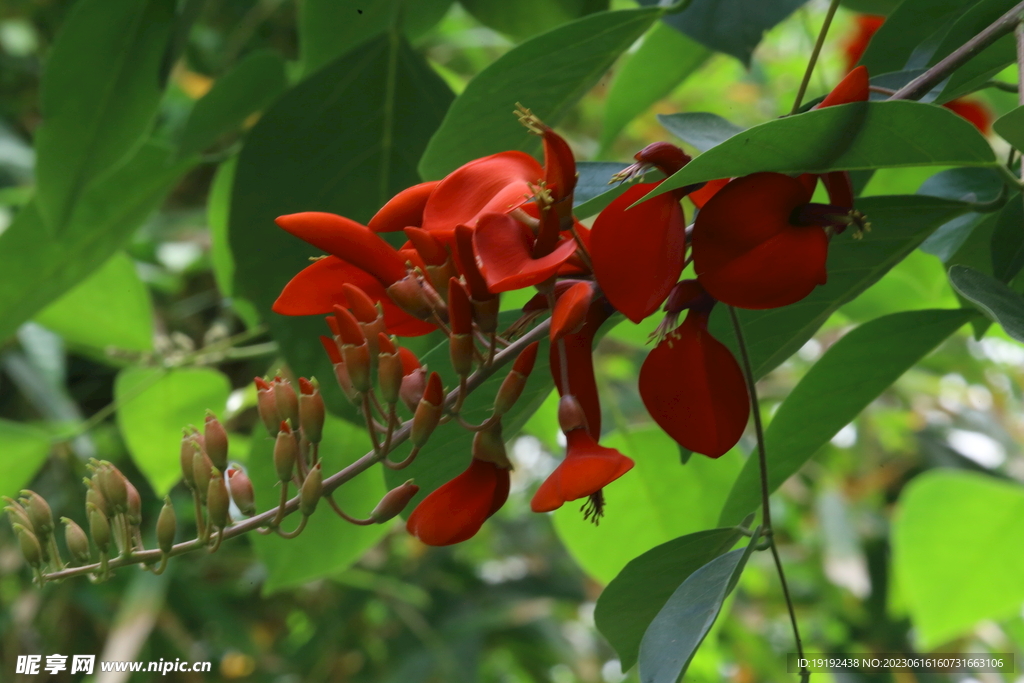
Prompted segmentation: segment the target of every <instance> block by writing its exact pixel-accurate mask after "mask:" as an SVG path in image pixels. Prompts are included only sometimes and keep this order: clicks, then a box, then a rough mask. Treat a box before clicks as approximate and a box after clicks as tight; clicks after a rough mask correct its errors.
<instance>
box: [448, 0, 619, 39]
mask: <svg viewBox="0 0 1024 683" xmlns="http://www.w3.org/2000/svg"><path fill="white" fill-rule="evenodd" d="M459 4H460V5H462V6H463V7H465V8H466V11H468V12H469V13H470V14H472V15H473V16H474V17H476V19H477V20H478V21H479V22H480V23H481V24H484V25H485V26H488V27H490V28H493V29H494V30H495V31H500V32H502V33H505V34H507V35H510V36H513V37H514V38H516V39H518V40H522V39H523V38H528V37H530V36H533V35H536V34H537V33H542V32H544V31H549V30H551V29H553V28H556V27H558V26H561V25H562V24H564V23H566V22H569V21H572V20H573V19H579V18H580V17H582V16H583V15H585V14H592V13H594V12H600V11H602V10H607V9H608V0H515V2H509V1H508V0H460V2H459Z"/></svg>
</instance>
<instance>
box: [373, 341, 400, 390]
mask: <svg viewBox="0 0 1024 683" xmlns="http://www.w3.org/2000/svg"><path fill="white" fill-rule="evenodd" d="M377 343H378V345H379V346H380V354H379V355H378V356H377V384H378V386H379V387H380V398H381V400H382V401H383V402H384V403H385V404H387V405H394V404H395V403H398V399H399V397H400V396H401V393H402V380H403V379H405V377H404V374H403V371H402V356H401V354H399V352H398V349H396V348H395V345H394V344H392V343H391V340H389V339H388V338H387V337H386V336H385V335H383V334H382V335H380V336H379V337H378V341H377ZM389 346H390V348H388V347H389Z"/></svg>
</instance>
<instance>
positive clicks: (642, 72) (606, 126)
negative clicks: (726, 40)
mask: <svg viewBox="0 0 1024 683" xmlns="http://www.w3.org/2000/svg"><path fill="white" fill-rule="evenodd" d="M710 56H711V51H710V50H708V49H707V48H706V47H704V46H703V45H700V44H699V43H696V42H694V41H693V40H691V39H690V38H687V37H686V36H685V35H683V34H682V33H680V32H679V31H676V30H675V29H673V28H671V27H670V26H668V25H666V24H664V23H660V22H659V23H657V24H655V25H654V28H652V29H651V30H650V31H648V32H647V35H646V36H644V40H643V42H642V43H641V44H640V47H639V48H638V49H637V50H636V52H634V53H632V54H630V55H629V56H628V57H627V58H626V59H625V60H624V61H623V63H622V65H621V66H619V68H618V71H617V72H616V74H615V80H613V81H612V85H611V87H610V88H609V89H608V97H607V99H606V101H605V111H604V122H603V123H602V127H601V140H600V143H601V150H602V151H601V152H599V153H598V156H604V155H605V154H606V153H607V151H608V149H609V148H610V147H611V145H612V143H613V142H615V138H616V136H618V134H619V133H620V132H621V131H622V129H623V128H625V127H626V124H628V123H629V122H630V121H632V120H633V119H634V118H635V117H637V116H638V115H640V114H642V113H643V112H645V111H647V109H648V108H649V107H650V106H651V105H653V104H654V103H655V102H657V101H658V100H660V99H661V98H663V97H665V96H667V95H668V94H669V93H671V92H672V90H674V89H675V87H676V86H678V85H679V84H680V83H682V82H683V81H684V80H686V78H687V77H688V76H689V75H690V74H692V73H693V72H694V71H696V70H697V69H698V68H699V67H700V66H701V65H702V64H704V62H705V61H706V60H707V58H708V57H710Z"/></svg>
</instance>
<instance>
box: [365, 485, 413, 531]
mask: <svg viewBox="0 0 1024 683" xmlns="http://www.w3.org/2000/svg"><path fill="white" fill-rule="evenodd" d="M419 492H420V487H419V486H417V485H416V484H414V483H412V479H410V480H409V481H407V482H405V483H404V484H402V485H401V486H398V487H396V488H393V489H391V490H390V491H388V492H387V493H385V494H384V497H383V498H381V499H380V502H379V503H377V507H375V508H373V512H371V513H370V519H372V520H373V521H374V522H375V523H376V524H383V523H384V522H386V521H388V520H390V519H394V518H395V517H397V516H398V515H400V514H402V510H404V509H405V508H406V506H407V505H409V501H410V500H412V499H413V498H414V497H415V496H416V494H417V493H419Z"/></svg>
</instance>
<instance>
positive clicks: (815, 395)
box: [719, 309, 974, 525]
mask: <svg viewBox="0 0 1024 683" xmlns="http://www.w3.org/2000/svg"><path fill="white" fill-rule="evenodd" d="M973 315H974V313H973V312H972V311H969V310H966V309H952V310H925V311H906V312H903V313H893V314H892V315H887V316H883V317H881V318H877V319H875V320H872V321H871V322H868V323H865V324H863V325H861V326H860V327H858V328H857V329H855V330H853V331H852V332H849V333H848V334H846V335H845V336H844V337H843V338H842V339H840V340H839V341H838V342H836V343H835V344H833V345H832V347H831V348H829V350H828V351H826V352H825V355H824V356H822V357H821V358H820V359H819V360H818V362H817V363H815V364H814V365H813V366H812V367H811V369H810V370H809V371H808V372H807V374H806V375H804V377H803V379H801V380H800V382H799V384H797V385H796V387H794V388H793V390H792V391H791V392H790V393H789V396H787V397H786V400H785V401H783V402H782V405H781V406H780V407H779V410H778V412H776V413H775V417H773V418H772V421H771V422H770V423H769V424H768V428H767V429H766V430H765V434H764V446H765V451H766V452H767V454H768V490H769V491H774V490H775V489H777V488H778V487H779V486H780V485H781V484H782V482H784V481H785V480H786V479H788V478H789V476H790V475H791V474H794V473H795V472H796V471H797V470H799V469H800V467H802V466H803V464H804V463H805V462H807V461H808V460H810V458H811V457H812V456H813V455H814V454H815V453H816V452H817V450H818V449H819V448H821V447H822V446H823V445H825V443H827V442H828V440H829V439H831V438H832V437H833V436H835V435H836V433H837V432H838V431H839V430H840V429H842V428H843V427H845V426H846V425H847V424H849V423H850V422H852V421H853V419H854V418H855V417H857V415H859V414H860V412H861V411H862V410H864V408H866V407H867V405H868V404H869V403H871V402H872V401H873V400H875V399H876V398H877V397H878V396H879V395H881V393H882V392H883V391H885V390H886V389H887V388H889V386H890V385H891V384H892V383H893V382H895V381H896V380H897V379H899V377H900V375H902V374H903V373H904V372H906V371H907V370H909V369H910V368H911V367H913V365H914V364H916V363H917V362H918V361H920V360H921V359H922V358H924V357H925V356H926V355H928V353H929V352H931V351H932V350H933V349H934V348H935V347H936V346H938V345H939V344H941V343H942V342H943V341H945V340H946V338H947V337H949V336H950V335H951V334H953V333H954V332H956V331H957V330H958V329H960V327H962V326H963V325H964V324H966V323H967V322H969V321H970V319H971V317H972V316H973ZM760 500H761V489H760V472H759V467H758V459H757V458H754V457H751V458H748V459H747V461H746V464H745V465H744V467H743V471H742V472H741V473H740V476H739V478H738V479H737V480H736V483H735V484H734V485H733V488H732V491H730V492H729V499H728V500H727V501H726V503H725V506H724V507H723V508H722V515H721V517H719V522H720V523H721V524H723V525H724V524H735V523H737V522H739V521H740V520H741V519H743V517H744V516H746V515H747V514H748V513H750V512H751V511H752V510H754V509H755V508H756V507H757V505H758V503H759V501H760Z"/></svg>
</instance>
